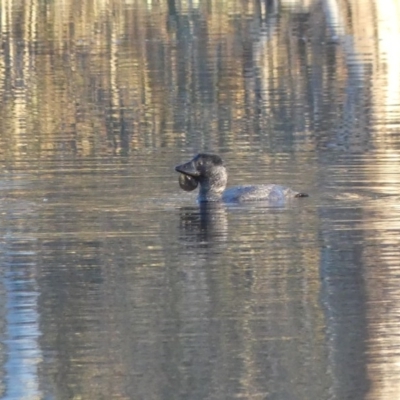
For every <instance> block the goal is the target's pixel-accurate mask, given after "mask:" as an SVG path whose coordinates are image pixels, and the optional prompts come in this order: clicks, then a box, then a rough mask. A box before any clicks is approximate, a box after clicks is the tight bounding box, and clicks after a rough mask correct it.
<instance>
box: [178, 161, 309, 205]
mask: <svg viewBox="0 0 400 400" xmlns="http://www.w3.org/2000/svg"><path fill="white" fill-rule="evenodd" d="M175 171H176V172H179V173H180V176H179V185H180V187H181V188H182V189H184V190H186V191H192V190H195V189H196V188H197V187H198V186H200V187H199V194H198V198H197V200H198V201H199V202H200V203H203V202H210V201H222V202H225V203H242V202H247V201H263V200H264V201H269V202H282V201H285V200H288V199H291V198H302V197H308V194H307V193H302V192H297V191H295V190H293V189H290V188H288V187H286V186H282V185H278V184H263V185H242V186H235V187H231V188H228V189H227V188H226V186H227V182H228V173H227V171H226V168H225V165H224V162H223V160H222V158H221V157H220V156H219V155H217V154H208V153H199V154H197V155H195V156H194V157H193V158H192V159H191V160H190V161H188V162H185V163H183V164H180V165H177V166H176V167H175Z"/></svg>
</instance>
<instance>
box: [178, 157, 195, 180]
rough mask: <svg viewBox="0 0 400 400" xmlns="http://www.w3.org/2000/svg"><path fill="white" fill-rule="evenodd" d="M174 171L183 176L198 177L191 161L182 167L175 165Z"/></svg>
mask: <svg viewBox="0 0 400 400" xmlns="http://www.w3.org/2000/svg"><path fill="white" fill-rule="evenodd" d="M175 171H177V172H180V173H181V174H185V175H189V176H193V177H197V176H199V175H200V174H199V172H198V171H197V169H196V167H195V165H194V162H193V161H189V162H187V163H185V164H182V165H177V166H176V167H175Z"/></svg>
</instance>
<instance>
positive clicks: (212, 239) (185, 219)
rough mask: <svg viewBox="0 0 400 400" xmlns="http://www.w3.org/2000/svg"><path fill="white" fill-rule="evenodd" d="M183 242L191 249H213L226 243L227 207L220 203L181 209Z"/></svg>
mask: <svg viewBox="0 0 400 400" xmlns="http://www.w3.org/2000/svg"><path fill="white" fill-rule="evenodd" d="M180 231H181V233H182V238H181V239H182V241H183V242H186V244H187V245H188V246H189V247H192V246H193V247H205V248H211V247H214V246H216V245H220V244H221V243H224V242H225V241H226V239H227V233H228V218H227V211H226V207H225V205H224V204H223V203H220V202H204V203H200V204H198V205H196V206H189V207H182V208H181V209H180Z"/></svg>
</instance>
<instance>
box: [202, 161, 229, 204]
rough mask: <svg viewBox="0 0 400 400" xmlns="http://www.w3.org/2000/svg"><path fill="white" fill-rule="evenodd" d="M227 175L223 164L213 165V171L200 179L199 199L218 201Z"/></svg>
mask: <svg viewBox="0 0 400 400" xmlns="http://www.w3.org/2000/svg"><path fill="white" fill-rule="evenodd" d="M227 180H228V177H227V173H226V170H225V167H224V166H218V167H214V169H213V171H212V172H211V173H210V174H209V175H208V176H207V177H205V178H203V179H201V180H200V190H199V197H198V200H199V201H218V200H221V198H222V193H223V192H224V190H225V188H226V183H227Z"/></svg>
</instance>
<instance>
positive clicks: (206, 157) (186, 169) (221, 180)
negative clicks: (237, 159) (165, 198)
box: [175, 153, 228, 201]
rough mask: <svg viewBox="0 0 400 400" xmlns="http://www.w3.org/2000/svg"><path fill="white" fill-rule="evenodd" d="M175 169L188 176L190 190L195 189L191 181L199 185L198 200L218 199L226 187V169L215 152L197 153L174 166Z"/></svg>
mask: <svg viewBox="0 0 400 400" xmlns="http://www.w3.org/2000/svg"><path fill="white" fill-rule="evenodd" d="M175 171H177V172H180V173H181V174H183V175H186V176H188V177H190V182H191V183H190V187H193V189H191V190H194V189H195V183H194V182H193V181H195V182H196V183H197V184H199V185H200V191H199V200H200V201H210V200H218V199H220V198H221V195H222V192H223V191H224V190H225V188H226V184H227V180H228V179H227V178H228V177H227V173H226V169H225V166H224V163H223V161H222V159H221V157H220V156H218V155H216V154H205V153H200V154H197V155H196V156H195V157H193V158H192V159H191V160H190V161H188V162H186V163H184V164H181V165H178V166H176V167H175ZM197 184H196V186H197ZM181 187H182V185H181Z"/></svg>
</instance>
